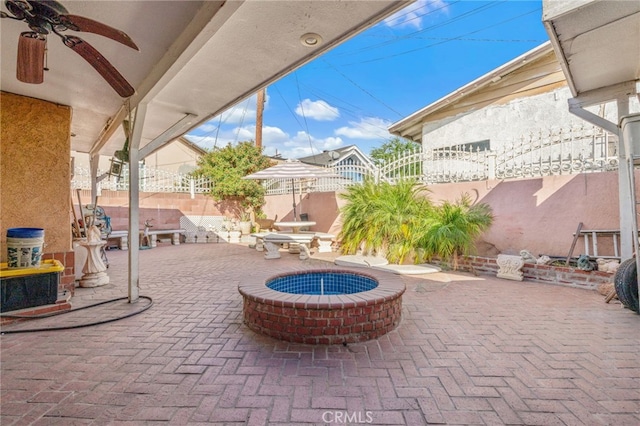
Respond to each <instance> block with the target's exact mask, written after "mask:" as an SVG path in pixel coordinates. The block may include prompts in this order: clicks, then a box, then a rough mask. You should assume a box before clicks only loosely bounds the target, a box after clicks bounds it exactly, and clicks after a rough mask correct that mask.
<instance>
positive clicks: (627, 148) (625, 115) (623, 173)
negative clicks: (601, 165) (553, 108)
mask: <svg viewBox="0 0 640 426" xmlns="http://www.w3.org/2000/svg"><path fill="white" fill-rule="evenodd" d="M594 92H595V93H591V94H589V95H585V96H578V97H576V98H572V99H569V112H570V113H572V114H574V115H576V116H578V117H580V118H582V119H584V120H586V121H588V122H589V123H591V124H594V125H595V126H598V127H600V128H602V129H604V130H606V131H608V132H610V133H613V134H615V135H617V136H618V194H619V195H618V197H619V209H620V260H621V261H624V260H626V259H631V258H635V264H636V280H637V283H636V284H637V285H638V287H639V288H640V243H639V242H638V215H637V206H638V204H637V203H638V199H637V198H636V185H635V171H634V166H635V165H636V164H640V113H635V114H629V103H630V99H631V97H632V96H634V95H635V96H636V97H637V98H638V100H640V93H638V92H640V82H633V84H629V83H624V84H620V85H617V86H615V87H613V88H611V87H610V88H606V89H604V90H596V91H594ZM605 95H609V96H608V97H605ZM605 99H607V100H610V99H615V100H616V101H617V107H618V120H619V124H614V123H612V122H611V121H609V120H607V119H605V118H604V117H600V116H598V115H596V114H594V113H592V112H591V111H588V110H586V109H584V107H585V106H587V105H593V104H596V103H602V102H603V100H605ZM636 309H637V308H636ZM637 313H638V314H640V309H638V312H637Z"/></svg>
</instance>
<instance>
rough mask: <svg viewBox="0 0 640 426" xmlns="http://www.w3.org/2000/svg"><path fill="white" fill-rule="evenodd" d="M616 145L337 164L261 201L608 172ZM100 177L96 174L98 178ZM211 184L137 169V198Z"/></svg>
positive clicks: (571, 137) (569, 137)
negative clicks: (373, 187)
mask: <svg viewBox="0 0 640 426" xmlns="http://www.w3.org/2000/svg"><path fill="white" fill-rule="evenodd" d="M617 146H618V144H617V140H616V139H615V138H614V137H613V136H612V135H610V134H609V133H607V132H606V131H604V130H602V129H600V128H597V127H589V126H585V127H580V128H572V129H557V130H546V131H540V132H538V133H535V134H530V135H526V136H523V137H521V138H520V139H519V140H517V141H515V142H513V143H512V144H507V145H504V146H501V147H499V148H498V149H494V150H482V149H480V148H470V147H469V146H467V145H452V146H448V147H445V148H437V149H430V150H422V149H417V150H415V151H410V152H405V153H403V154H402V155H400V156H398V157H397V158H394V159H392V160H391V161H388V162H386V163H385V164H382V165H379V166H374V165H361V164H341V165H338V166H334V167H330V169H331V170H332V171H333V172H335V174H336V175H337V176H338V177H335V178H320V179H296V180H287V179H271V180H267V181H264V182H263V185H264V187H265V189H266V193H267V195H274V194H290V193H291V191H292V190H293V188H294V185H295V192H296V193H303V192H331V191H339V190H342V189H344V188H346V187H348V186H350V185H357V184H359V183H362V182H363V181H364V180H365V179H367V178H371V179H374V180H376V181H382V180H384V181H387V182H392V183H393V182H396V181H398V180H400V179H415V180H417V181H419V182H423V183H425V184H434V183H448V182H463V181H480V180H487V179H508V178H524V177H540V176H550V175H562V174H576V173H588V172H598V171H612V170H617V168H618V151H617V149H618V148H617ZM128 173H129V170H128V168H127V167H125V168H124V170H123V173H122V176H121V177H120V178H119V179H116V178H114V177H108V178H106V179H103V180H102V181H100V182H99V187H100V188H101V189H105V190H115V191H126V190H128V189H129V188H128V181H129V178H128ZM101 174H102V172H101V171H99V172H98V176H100V175H101ZM71 187H72V189H90V188H91V174H90V172H89V170H88V169H86V168H82V167H76V168H75V174H74V178H73V180H72V182H71ZM212 187H213V182H212V181H211V180H209V179H208V178H193V177H191V176H190V175H188V174H183V173H175V172H169V171H166V170H161V169H156V168H150V167H145V166H141V167H140V190H141V191H143V192H183V193H191V194H202V193H208V192H210V190H211V188H212Z"/></svg>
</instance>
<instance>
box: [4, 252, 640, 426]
mask: <svg viewBox="0 0 640 426" xmlns="http://www.w3.org/2000/svg"><path fill="white" fill-rule="evenodd" d="M108 256H109V259H110V262H111V267H110V268H109V275H110V276H111V283H110V284H109V285H107V286H104V287H100V288H96V289H77V295H76V296H75V297H74V299H73V300H72V302H73V304H74V308H75V307H79V306H81V305H82V304H87V303H93V302H96V301H99V300H106V299H110V298H116V297H122V296H126V279H127V278H126V264H127V253H126V252H120V251H111V252H109V253H108ZM140 259H141V260H140V261H141V266H140V286H141V294H143V295H146V296H150V297H152V298H153V301H154V304H153V306H152V307H151V308H150V309H149V310H147V311H145V312H143V313H141V314H139V315H136V316H133V317H130V318H127V319H123V320H120V321H115V322H110V323H106V324H103V325H97V326H92V327H88V328H77V329H71V330H64V331H42V332H34V333H23V334H5V335H3V336H2V338H1V340H0V343H1V356H2V358H1V363H2V367H1V369H2V371H1V385H0V386H1V393H0V396H1V398H2V399H1V406H0V408H1V417H0V423H1V424H2V425H14V424H15V425H23V424H35V425H56V424H61V425H69V424H78V425H84V424H88V425H105V424H112V425H119V424H127V425H129V424H152V425H153V424H175V425H183V424H189V425H197V424H216V425H226V424H229V425H245V424H246V425H296V424H345V423H349V424H358V423H360V424H367V423H372V424H383V425H423V424H464V425H470V424H479V425H499V424H512V425H545V426H546V425H637V424H640V355H639V348H640V317H639V316H638V315H636V314H633V313H631V312H630V311H629V310H625V309H622V308H621V307H620V305H619V304H605V303H604V301H603V297H602V296H600V295H598V294H597V293H595V292H590V291H586V290H582V289H573V288H566V287H556V286H551V285H544V284H538V283H527V282H522V283H520V282H513V281H505V280H499V279H496V278H493V277H484V276H481V277H473V276H471V275H466V274H453V273H439V274H433V275H427V276H424V277H421V278H417V277H398V279H399V280H404V281H405V283H406V286H407V292H406V293H405V295H404V297H403V319H402V323H401V324H400V326H399V327H398V328H397V329H396V330H395V331H393V332H391V333H389V334H387V335H386V336H384V337H382V338H380V339H378V340H374V341H369V342H366V343H362V344H351V345H348V346H347V347H343V346H340V345H338V346H306V345H299V344H290V343H286V342H280V341H276V340H273V339H271V338H267V337H263V336H260V335H257V334H255V333H253V332H251V331H250V330H249V329H248V328H246V327H245V326H244V325H243V324H242V298H241V296H240V295H239V294H238V292H237V285H238V283H239V282H240V281H241V280H243V279H244V278H245V277H248V276H255V277H261V276H265V277H266V276H270V275H273V274H275V273H277V272H281V271H283V270H290V269H297V268H308V267H316V268H317V267H318V265H323V264H324V265H327V263H326V262H324V261H322V260H317V259H310V260H308V261H300V260H299V259H298V258H297V256H295V255H289V254H286V253H283V257H282V258H281V259H279V260H268V261H267V260H264V259H263V258H262V255H261V254H260V253H257V252H255V251H254V250H250V249H248V248H247V247H245V246H241V245H231V244H197V245H195V244H191V245H181V246H167V245H161V246H159V247H158V248H154V249H153V250H147V251H143V252H141V253H140ZM145 303H148V302H147V301H145V300H141V301H140V302H139V303H138V304H137V305H138V306H136V305H129V304H127V303H126V302H114V303H113V304H108V305H104V306H101V307H99V308H91V309H86V310H83V311H78V312H77V313H74V314H67V315H68V316H63V317H55V318H50V319H44V320H38V321H37V322H34V321H30V322H27V323H20V324H16V325H10V326H7V327H4V329H3V331H7V330H16V329H19V328H25V327H31V328H33V327H36V328H41V327H42V328H44V327H50V326H58V325H61V324H62V325H66V326H73V325H75V324H78V323H82V322H89V321H95V320H99V319H108V318H112V317H113V316H114V315H117V314H122V313H126V312H130V311H131V310H132V309H138V307H141V306H144V304H145Z"/></svg>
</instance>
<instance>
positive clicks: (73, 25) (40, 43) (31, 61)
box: [0, 0, 139, 98]
mask: <svg viewBox="0 0 640 426" xmlns="http://www.w3.org/2000/svg"><path fill="white" fill-rule="evenodd" d="M5 5H6V7H7V10H8V11H9V13H11V15H9V14H7V13H5V12H2V13H1V14H0V16H1V17H2V18H9V19H14V20H19V21H25V22H26V23H27V24H28V25H29V28H30V29H31V31H27V32H23V33H21V34H20V37H19V38H18V60H17V67H16V77H17V79H18V80H19V81H22V82H24V83H30V84H40V83H42V82H43V81H44V69H45V63H44V61H45V54H46V37H47V35H49V34H51V33H54V34H56V35H57V36H58V37H60V38H61V39H62V42H63V43H64V45H65V46H67V47H68V48H70V49H71V50H73V51H74V52H76V53H77V54H78V55H80V56H81V57H82V58H83V59H84V60H85V61H87V62H88V63H89V64H90V65H91V66H92V67H93V68H94V69H95V70H96V71H97V72H98V73H99V74H100V75H101V76H102V78H103V79H104V80H105V81H106V82H107V83H109V85H110V86H111V87H112V88H113V89H114V90H115V91H116V92H117V93H118V95H120V96H121V97H123V98H128V97H130V96H132V95H133V94H134V93H135V89H134V88H133V87H132V86H131V85H130V84H129V82H128V81H127V80H126V79H125V78H124V77H123V76H122V74H120V73H119V72H118V70H117V69H116V68H115V67H114V66H113V65H112V64H111V63H110V62H109V61H108V60H107V59H106V58H105V57H104V56H102V55H101V54H100V52H98V50H97V49H96V48H94V47H93V46H91V45H90V44H89V43H87V42H86V41H85V40H83V39H81V38H80V37H76V36H73V35H64V34H62V32H64V31H67V30H72V31H80V32H89V33H93V34H97V35H101V36H103V37H106V38H109V39H111V40H114V41H117V42H118V43H121V44H123V45H125V46H127V47H130V48H132V49H135V50H139V49H138V46H136V44H135V43H134V42H133V40H132V39H131V37H129V36H128V35H127V34H125V33H124V32H122V31H120V30H117V29H115V28H112V27H110V26H108V25H106V24H103V23H101V22H98V21H94V20H93V19H89V18H85V17H83V16H78V15H70V14H69V13H68V11H67V9H66V8H65V7H64V6H63V5H62V4H60V3H58V2H57V1H55V0H6V1H5ZM12 15H13V16H12Z"/></svg>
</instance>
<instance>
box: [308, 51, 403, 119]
mask: <svg viewBox="0 0 640 426" xmlns="http://www.w3.org/2000/svg"><path fill="white" fill-rule="evenodd" d="M320 59H321V60H322V61H323V62H324V63H325V64H327V65H328V66H329V67H330V68H331V69H333V70H334V71H335V72H337V73H338V74H340V75H341V76H342V77H343V78H344V79H345V80H347V81H348V82H350V83H351V84H353V85H354V86H355V87H357V88H358V89H360V90H361V91H362V92H363V93H365V94H367V95H368V96H369V97H371V98H372V99H373V100H375V101H376V102H378V103H380V104H381V105H383V106H385V107H387V109H389V111H392V112H394V113H395V114H397V115H398V116H399V117H403V115H402V113H400V112H398V111H396V110H395V109H394V108H393V107H391V106H390V105H388V104H386V103H385V102H383V101H382V100H381V99H379V98H377V97H376V96H374V95H373V94H372V93H371V92H369V91H368V90H366V89H365V88H364V87H362V86H360V85H359V84H358V83H356V82H355V81H353V80H352V79H350V78H349V77H347V76H346V75H345V74H344V73H343V72H342V71H340V70H339V69H338V68H336V67H335V66H334V65H333V64H331V63H329V62H327V60H326V59H324V58H320Z"/></svg>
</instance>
